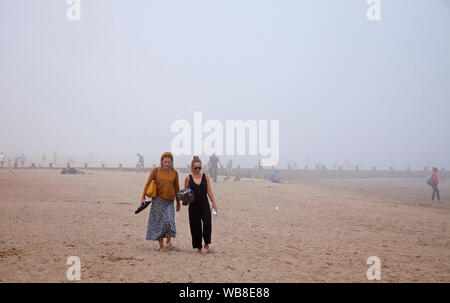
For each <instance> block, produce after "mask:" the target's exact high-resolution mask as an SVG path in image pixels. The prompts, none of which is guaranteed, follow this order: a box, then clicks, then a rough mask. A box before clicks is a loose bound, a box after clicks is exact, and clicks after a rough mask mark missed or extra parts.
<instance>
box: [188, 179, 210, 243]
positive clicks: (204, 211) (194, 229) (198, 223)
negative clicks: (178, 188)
mask: <svg viewBox="0 0 450 303" xmlns="http://www.w3.org/2000/svg"><path fill="white" fill-rule="evenodd" d="M189 188H190V189H191V190H192V191H193V192H194V196H195V199H194V201H193V202H191V203H190V204H189V226H190V228H191V235H192V247H193V248H202V236H203V240H204V241H205V244H210V243H211V209H210V207H209V202H208V197H207V193H208V191H207V184H206V176H205V174H204V173H203V175H202V181H201V182H200V185H198V184H197V183H195V182H194V179H193V178H192V175H189ZM202 222H203V231H202Z"/></svg>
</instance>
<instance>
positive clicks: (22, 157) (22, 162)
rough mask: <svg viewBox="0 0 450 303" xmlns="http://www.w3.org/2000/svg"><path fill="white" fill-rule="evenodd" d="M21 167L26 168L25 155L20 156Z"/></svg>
mask: <svg viewBox="0 0 450 303" xmlns="http://www.w3.org/2000/svg"><path fill="white" fill-rule="evenodd" d="M20 165H22V167H24V166H25V155H24V154H23V153H22V154H21V155H20Z"/></svg>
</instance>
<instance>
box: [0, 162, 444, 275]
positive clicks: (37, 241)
mask: <svg viewBox="0 0 450 303" xmlns="http://www.w3.org/2000/svg"><path fill="white" fill-rule="evenodd" d="M86 172H87V173H88V174H86V175H61V174H59V170H58V169H54V170H49V169H35V170H32V169H19V170H16V171H13V172H11V171H9V170H7V169H0V203H1V211H0V262H1V265H0V281H1V282H68V280H67V278H66V271H67V269H68V267H69V265H67V264H66V261H67V258H68V257H69V256H78V257H79V258H80V260H81V282H368V280H367V278H366V271H367V269H368V268H369V265H367V264H366V260H367V258H368V257H369V256H377V257H379V258H380V260H381V281H382V282H450V220H449V218H450V182H448V180H443V181H442V182H441V184H440V191H441V200H442V201H441V202H437V201H434V202H431V201H430V200H431V199H430V198H431V188H430V187H428V186H427V185H426V184H425V181H424V180H421V179H347V180H298V181H295V182H293V183H292V184H272V183H270V182H269V181H267V180H260V179H242V180H241V181H240V182H233V181H227V182H224V181H223V177H221V176H219V182H218V183H217V184H213V190H214V193H215V196H216V201H217V205H218V208H219V210H218V217H215V218H213V231H212V248H213V252H212V253H209V254H206V253H204V254H202V255H198V254H196V253H195V252H194V250H193V249H192V247H191V235H190V231H189V223H188V212H187V207H185V206H182V208H181V211H180V212H178V213H176V218H175V220H176V227H177V236H176V238H175V239H174V240H173V244H174V246H175V248H174V249H173V250H171V251H164V252H158V251H157V247H158V244H157V242H151V241H146V240H145V233H146V228H147V220H148V212H149V210H150V207H149V208H147V209H146V210H145V211H144V212H142V213H140V214H137V215H135V214H134V210H135V209H136V208H137V206H138V203H139V200H140V196H141V193H142V190H143V187H144V184H145V181H146V179H147V177H148V175H147V173H135V172H107V171H89V170H87V171H86ZM180 175H181V176H180V184H184V177H185V176H186V175H183V174H180Z"/></svg>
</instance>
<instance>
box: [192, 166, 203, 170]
mask: <svg viewBox="0 0 450 303" xmlns="http://www.w3.org/2000/svg"><path fill="white" fill-rule="evenodd" d="M201 169H202V167H201V166H197V167H194V170H201Z"/></svg>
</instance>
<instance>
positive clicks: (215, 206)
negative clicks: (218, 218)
mask: <svg viewBox="0 0 450 303" xmlns="http://www.w3.org/2000/svg"><path fill="white" fill-rule="evenodd" d="M212 208H214V209H215V210H216V211H217V205H216V203H215V202H214V203H212Z"/></svg>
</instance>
